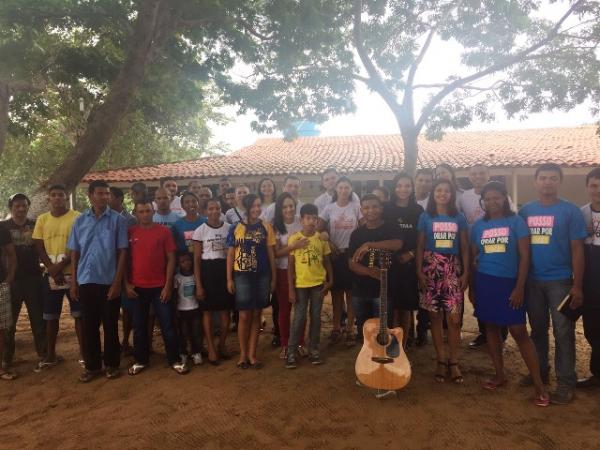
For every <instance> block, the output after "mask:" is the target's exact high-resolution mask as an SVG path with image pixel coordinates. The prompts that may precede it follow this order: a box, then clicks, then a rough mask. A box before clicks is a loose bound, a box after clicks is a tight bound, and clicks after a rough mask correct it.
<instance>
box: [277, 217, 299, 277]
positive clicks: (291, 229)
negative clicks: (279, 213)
mask: <svg viewBox="0 0 600 450" xmlns="http://www.w3.org/2000/svg"><path fill="white" fill-rule="evenodd" d="M285 229H286V231H287V233H285V234H281V233H280V232H279V231H276V232H275V239H277V244H278V245H280V246H281V247H285V246H286V245H287V243H288V239H289V238H290V236H291V235H292V234H294V233H297V232H298V231H301V230H302V225H300V220H299V219H298V218H297V217H296V218H295V219H294V221H293V222H292V223H290V224H288V223H286V224H285ZM275 265H276V266H277V268H278V269H284V270H285V269H287V268H288V255H285V256H281V257H279V258H276V260H275Z"/></svg>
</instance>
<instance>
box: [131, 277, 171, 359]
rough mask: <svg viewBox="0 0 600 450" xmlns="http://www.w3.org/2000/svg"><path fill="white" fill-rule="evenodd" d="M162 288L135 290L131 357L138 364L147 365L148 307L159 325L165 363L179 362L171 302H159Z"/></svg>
mask: <svg viewBox="0 0 600 450" xmlns="http://www.w3.org/2000/svg"><path fill="white" fill-rule="evenodd" d="M161 291H162V288H160V287H158V288H135V292H137V294H138V298H136V299H135V300H134V306H133V355H134V357H135V360H136V362H138V363H139V364H148V361H149V359H150V342H149V340H148V315H149V311H150V305H151V304H152V306H153V307H154V314H155V315H156V318H157V319H158V323H159V324H160V332H161V334H162V337H163V341H164V344H165V350H166V353H167V361H168V363H169V365H173V364H175V363H176V362H178V361H179V339H178V338H177V331H176V328H175V324H174V322H175V321H174V311H173V304H172V302H171V301H168V302H167V303H163V302H161V301H160V292H161Z"/></svg>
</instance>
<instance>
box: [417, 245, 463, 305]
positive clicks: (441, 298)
mask: <svg viewBox="0 0 600 450" xmlns="http://www.w3.org/2000/svg"><path fill="white" fill-rule="evenodd" d="M422 270H423V273H424V274H425V277H426V278H427V289H426V290H425V292H423V293H422V295H421V308H423V309H426V310H427V311H432V312H440V311H444V312H447V313H452V314H462V310H463V303H464V293H463V291H462V289H461V288H460V281H459V277H460V275H461V272H462V266H461V263H460V257H459V256H458V255H446V254H443V253H435V252H431V251H426V252H425V255H424V257H423V269H422Z"/></svg>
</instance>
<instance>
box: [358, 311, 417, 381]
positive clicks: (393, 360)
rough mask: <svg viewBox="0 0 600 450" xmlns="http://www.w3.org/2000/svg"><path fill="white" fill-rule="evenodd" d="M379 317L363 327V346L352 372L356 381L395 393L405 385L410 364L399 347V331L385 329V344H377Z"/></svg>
mask: <svg viewBox="0 0 600 450" xmlns="http://www.w3.org/2000/svg"><path fill="white" fill-rule="evenodd" d="M380 324H381V322H380V319H379V318H376V319H369V320H367V321H366V322H365V324H364V326H363V336H364V343H363V346H362V349H361V350H360V353H359V354H358V357H357V358H356V364H355V366H354V369H355V371H356V377H357V378H358V380H359V381H360V382H361V383H362V384H364V385H365V386H368V387H370V388H373V389H385V390H394V391H395V390H398V389H402V388H403V387H404V386H406V385H407V384H408V382H409V381H410V376H411V368H410V362H409V361H408V358H407V357H406V353H405V352H404V349H403V348H402V336H403V332H402V328H393V329H388V328H385V330H386V333H387V339H386V341H387V342H386V344H385V345H382V344H380V342H379V338H380V336H379V335H380V334H381V326H380Z"/></svg>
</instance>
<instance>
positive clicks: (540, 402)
mask: <svg viewBox="0 0 600 450" xmlns="http://www.w3.org/2000/svg"><path fill="white" fill-rule="evenodd" d="M533 404H534V405H535V406H541V407H542V408H544V407H546V406H549V405H550V396H549V395H548V394H546V395H538V396H536V397H535V398H534V399H533Z"/></svg>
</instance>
